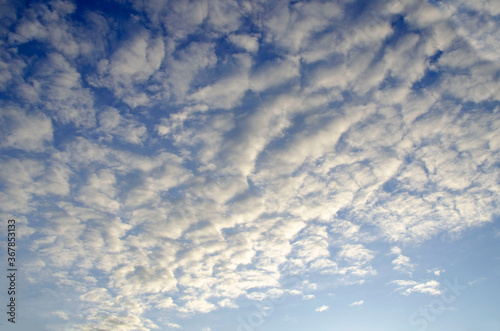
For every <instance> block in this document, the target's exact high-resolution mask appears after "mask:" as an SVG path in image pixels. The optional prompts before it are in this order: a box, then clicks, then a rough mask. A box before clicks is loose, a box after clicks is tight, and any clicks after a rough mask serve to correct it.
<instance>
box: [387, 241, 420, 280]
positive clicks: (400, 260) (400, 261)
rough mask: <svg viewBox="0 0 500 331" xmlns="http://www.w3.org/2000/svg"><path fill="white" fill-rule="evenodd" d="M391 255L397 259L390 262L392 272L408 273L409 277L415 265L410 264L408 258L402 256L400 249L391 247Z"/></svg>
mask: <svg viewBox="0 0 500 331" xmlns="http://www.w3.org/2000/svg"><path fill="white" fill-rule="evenodd" d="M391 254H395V255H397V257H396V258H395V259H394V260H392V264H393V266H394V270H396V271H400V272H405V273H408V274H409V275H410V276H411V274H412V272H413V270H414V269H415V265H414V264H412V263H411V262H410V258H409V257H408V256H404V255H403V253H402V251H401V248H399V247H397V246H393V247H392V248H391Z"/></svg>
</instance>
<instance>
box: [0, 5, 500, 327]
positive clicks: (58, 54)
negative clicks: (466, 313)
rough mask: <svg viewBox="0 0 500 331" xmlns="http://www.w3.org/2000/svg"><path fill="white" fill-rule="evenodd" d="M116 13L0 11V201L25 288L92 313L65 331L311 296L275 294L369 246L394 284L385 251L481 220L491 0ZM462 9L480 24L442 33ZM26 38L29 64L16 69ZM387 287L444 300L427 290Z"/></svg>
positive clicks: (400, 262)
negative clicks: (56, 289) (25, 246)
mask: <svg viewBox="0 0 500 331" xmlns="http://www.w3.org/2000/svg"><path fill="white" fill-rule="evenodd" d="M130 2H131V8H134V10H136V11H137V15H135V14H134V15H133V17H131V18H130V22H127V24H124V25H120V24H121V23H123V21H122V20H121V18H120V17H113V16H112V15H110V17H107V15H105V14H100V13H95V12H94V13H92V12H90V9H89V12H88V13H84V14H82V18H81V20H82V21H81V23H79V24H73V22H71V21H70V19H71V17H72V16H71V13H73V12H74V11H75V10H76V8H75V6H74V5H72V4H71V3H68V2H62V1H56V2H52V4H51V5H45V4H34V5H32V6H31V5H30V6H31V7H29V6H28V9H26V11H25V12H21V9H19V10H20V12H19V13H16V11H15V10H14V9H13V8H12V7H6V8H7V9H6V11H4V12H2V13H1V14H0V15H3V16H2V21H3V17H6V19H7V20H8V22H11V23H12V24H14V22H15V17H16V15H19V17H20V19H19V21H18V22H17V24H14V25H12V29H13V31H12V32H11V33H10V34H9V35H8V36H7V37H6V38H4V39H2V41H0V43H2V44H1V45H2V46H5V45H7V46H8V47H0V48H2V51H1V54H0V55H1V56H0V58H1V59H0V89H2V95H6V96H7V97H9V98H10V97H11V96H12V97H11V98H12V101H11V104H6V106H5V107H3V108H2V113H1V116H2V129H3V130H2V138H3V139H2V140H1V141H2V142H1V146H2V149H3V150H7V151H8V153H5V155H4V156H2V167H0V179H1V180H2V187H1V188H2V191H1V192H0V208H1V209H2V211H4V212H5V213H9V215H13V214H16V215H19V214H20V215H21V216H20V217H19V219H20V220H22V230H20V233H23V234H22V236H26V238H27V239H32V241H31V242H32V244H31V245H30V246H29V247H30V254H32V259H31V260H30V261H32V262H33V263H32V264H30V268H29V269H28V272H29V275H28V276H27V277H28V279H29V280H30V282H33V285H36V286H39V288H43V287H44V286H46V285H47V284H49V285H50V280H49V279H48V276H44V275H51V276H53V277H55V278H57V279H58V281H59V282H60V285H61V286H65V287H64V289H65V290H64V291H60V293H62V294H61V295H64V296H65V299H68V301H71V300H69V299H72V300H73V301H77V302H79V303H81V302H84V303H86V304H89V303H91V304H92V306H93V307H92V308H91V309H90V308H89V309H87V310H84V311H82V312H81V314H80V315H81V316H82V317H83V318H84V319H85V322H83V323H84V324H82V325H79V326H78V328H80V329H82V330H92V329H105V330H111V329H120V328H122V329H124V330H149V329H155V328H156V329H160V327H159V326H157V325H156V324H155V323H156V321H151V320H149V319H148V318H147V317H146V314H145V313H144V312H146V311H148V315H147V316H150V313H151V315H152V314H154V313H155V312H153V310H150V309H151V308H153V307H154V308H157V309H158V310H160V312H159V314H163V311H161V309H166V310H168V312H169V314H170V313H171V314H172V315H174V314H175V315H177V316H184V317H185V316H191V315H192V314H195V313H210V312H213V311H215V310H217V309H220V308H221V307H223V308H237V307H238V305H237V303H239V300H247V299H248V300H256V301H264V300H265V299H269V298H280V297H282V296H284V295H291V296H296V297H297V298H302V299H304V300H310V299H312V298H314V297H315V295H314V294H312V293H314V292H313V291H317V290H318V289H319V288H322V286H321V285H322V284H320V285H318V286H316V285H314V284H311V283H308V282H307V281H304V280H303V279H302V280H301V281H299V282H297V285H296V286H288V287H287V286H286V285H287V284H286V279H285V278H286V276H287V275H291V276H295V277H299V276H301V275H306V274H307V275H308V274H314V275H315V276H318V278H320V277H328V279H329V280H332V281H333V282H335V283H336V284H342V283H348V284H354V283H363V282H364V281H365V280H367V279H369V277H371V276H373V275H375V274H376V273H377V270H376V269H375V266H376V265H374V264H373V263H374V260H375V257H376V255H377V254H378V253H379V252H376V251H375V250H374V248H373V247H381V246H380V245H379V244H380V243H384V244H388V243H389V244H390V245H391V246H392V248H391V251H390V253H391V255H393V256H392V258H393V260H392V267H393V269H394V270H395V271H397V272H404V273H408V274H409V275H411V274H412V272H415V270H417V268H418V267H419V266H418V265H415V264H413V263H412V260H410V257H408V256H405V255H404V254H403V251H402V250H401V248H400V247H407V246H406V245H405V244H407V243H412V244H413V245H419V244H420V243H422V242H423V241H425V240H428V239H430V238H433V237H435V236H437V235H441V234H443V235H451V236H456V235H458V234H460V233H461V232H462V231H465V230H466V229H469V228H471V227H475V226H480V225H482V224H484V223H485V222H490V221H491V220H492V216H493V215H496V214H498V208H497V203H496V200H497V199H496V197H497V195H498V193H499V192H500V189H499V186H498V180H497V179H498V175H499V171H498V166H497V165H498V156H499V151H500V134H498V132H499V128H500V121H499V120H498V118H497V117H498V107H497V106H496V103H495V102H496V101H495V100H497V101H498V97H497V95H498V93H497V92H498V88H499V86H498V79H497V78H498V77H496V76H495V75H496V74H494V73H496V72H498V65H497V62H498V61H495V59H497V57H498V55H496V54H498V52H496V50H497V49H496V48H495V47H496V46H495V45H496V43H495V40H496V39H497V37H496V35H494V31H496V30H497V29H496V28H497V25H498V23H497V22H495V20H494V15H495V13H497V12H498V10H497V8H496V7H495V5H494V4H493V3H492V2H485V1H480V5H476V4H472V3H471V4H467V3H466V2H463V1H453V2H452V4H453V6H455V7H457V8H461V10H457V11H455V10H451V11H446V10H444V9H443V8H441V7H440V6H433V5H430V4H420V3H418V2H415V1H405V2H400V1H398V2H392V5H393V6H392V7H391V3H385V2H384V3H382V2H375V3H373V4H370V5H369V6H371V7H369V10H366V11H364V12H362V13H360V15H359V17H353V16H352V15H351V13H350V12H346V11H345V10H344V9H345V8H344V5H343V4H336V3H321V2H315V1H309V2H307V3H302V2H295V3H292V4H287V5H283V4H282V3H276V4H273V5H271V4H264V3H260V2H256V1H249V2H245V1H240V2H234V1H233V2H231V1H215V2H211V1H171V2H168V3H162V2H157V1H146V2H144V1H130ZM120 5H121V4H120ZM29 8H31V9H29ZM463 8H473V9H474V10H477V11H478V12H480V13H481V15H479V16H478V17H481V20H480V22H483V23H484V26H480V25H479V26H478V28H477V29H471V26H470V24H472V25H474V24H477V23H478V22H479V21H477V20H476V19H474V20H470V21H468V22H466V20H465V19H464V23H463V25H462V26H461V27H459V28H457V29H455V28H454V27H453V26H452V24H451V23H450V21H449V20H450V19H451V20H456V19H462V18H465V17H464V16H462V14H461V12H462V11H463V10H462V9H463ZM372 9H373V10H372ZM370 10H372V11H371V12H369V11H370ZM84 12H85V11H84ZM396 14H401V15H402V16H404V19H405V22H404V23H405V24H407V25H408V27H409V31H405V30H404V29H403V31H399V30H397V29H398V26H397V24H392V25H391V23H392V21H393V19H394V18H395V17H396V16H395V15H396ZM105 16H106V17H105ZM247 22H252V24H253V25H252V28H251V29H252V31H250V30H249V29H248V27H247V26H246V23H247ZM480 22H479V23H480ZM243 23H245V24H243ZM0 24H4V23H0ZM5 24H7V23H5ZM5 24H4V25H1V26H0V32H2V33H4V34H6V33H8V32H7V29H6V28H5V26H6V25H5ZM9 24H10V23H9ZM481 24H482V23H481ZM80 25H82V26H85V27H82V26H80ZM117 26H120V29H121V30H120V38H119V39H120V40H118V39H116V38H117V35H116V34H115V33H116V31H115V30H116V27H117ZM254 31H256V32H255V33H254ZM396 32H397V33H396ZM94 39H95V40H94ZM29 41H34V42H35V43H33V44H36V45H39V44H40V45H42V46H43V47H44V49H45V50H46V52H45V54H46V56H45V57H43V56H40V57H35V56H34V57H29V56H26V54H24V53H23V52H24V51H25V50H26V49H27V48H29V47H27V46H30V45H33V44H30V45H24V44H25V43H27V42H29ZM227 41H229V42H231V43H233V44H234V45H235V46H236V47H230V49H232V50H234V49H236V50H237V51H236V53H234V54H229V53H227V52H226V50H225V48H224V47H225V46H224V45H225V44H224V43H226V42H227ZM21 45H24V46H22V47H21ZM14 49H17V51H14ZM438 50H440V51H441V52H442V55H441V57H439V56H437V57H436V58H435V60H431V58H432V57H433V56H434V55H435V54H436V52H437V51H438ZM264 58H265V59H266V60H265V61H264V62H262V59H264ZM431 73H436V77H437V78H436V80H435V82H433V83H432V86H429V87H428V86H426V79H427V78H428V77H427V76H426V75H430V76H432V75H431ZM424 77H426V78H425V79H424V80H422V78H424ZM420 85H422V86H423V87H422V88H420V87H419V86H420ZM108 97H110V98H111V97H112V98H115V100H112V101H110V102H108V100H107V98H108ZM244 101H245V102H244ZM481 102H482V103H481ZM108 103H111V104H113V105H109V104H108ZM22 104H29V107H31V108H26V107H28V106H21V105H22ZM121 104H126V105H128V106H129V107H130V108H131V109H124V108H127V107H120V106H119V105H121ZM491 105H493V106H491ZM2 106H3V105H2ZM490 106H491V107H490ZM485 107H489V108H485ZM495 107H496V108H495ZM118 108H119V110H118ZM469 108H471V109H469ZM490 108H492V109H490ZM96 110H97V112H96ZM14 154H15V155H14ZM41 206H43V208H42V207H41ZM38 208H41V210H38ZM34 214H36V215H38V216H37V217H38V218H40V220H39V221H34V220H33V219H32V217H30V215H34ZM12 217H14V216H12ZM16 217H17V216H16ZM32 234H33V236H31V235H32ZM28 237H29V238H28ZM96 270H97V271H98V272H95V271H96ZM306 271H307V272H309V273H306ZM430 273H433V274H434V275H435V276H440V273H441V270H438V269H436V270H434V269H433V270H431V272H430ZM315 282H316V280H315ZM391 284H393V285H395V286H396V288H397V291H398V292H400V293H402V294H403V295H409V294H412V293H424V294H430V295H438V294H440V293H441V290H440V284H439V282H437V281H435V280H429V281H423V282H418V281H414V280H396V281H394V282H391ZM75 298H76V300H75ZM73 301H72V302H73ZM363 304H364V301H363V300H360V301H356V302H353V303H351V304H350V305H349V306H361V305H363ZM327 309H329V307H328V306H321V307H317V308H316V311H317V312H324V311H326V310H327ZM68 311H69V310H68ZM54 314H55V315H56V317H59V318H62V319H63V320H66V319H69V320H72V319H73V316H72V315H70V314H69V313H65V312H62V311H56V312H55V313H54ZM186 323H187V322H186ZM187 324H188V323H187ZM163 325H166V326H167V327H170V328H181V327H180V325H178V324H175V323H172V322H165V321H163ZM185 327H186V328H188V326H185ZM204 329H206V330H210V328H207V327H206V328H204Z"/></svg>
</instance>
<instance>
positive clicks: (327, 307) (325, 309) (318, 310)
mask: <svg viewBox="0 0 500 331" xmlns="http://www.w3.org/2000/svg"><path fill="white" fill-rule="evenodd" d="M328 309H330V307H329V306H326V305H323V306H320V307H318V308H316V312H317V313H322V312H324V311H327V310H328Z"/></svg>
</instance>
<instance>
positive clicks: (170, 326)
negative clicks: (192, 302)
mask: <svg viewBox="0 0 500 331" xmlns="http://www.w3.org/2000/svg"><path fill="white" fill-rule="evenodd" d="M167 326H168V327H169V328H172V329H182V326H180V325H179V324H176V323H167Z"/></svg>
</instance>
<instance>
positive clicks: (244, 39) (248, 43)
mask: <svg viewBox="0 0 500 331" xmlns="http://www.w3.org/2000/svg"><path fill="white" fill-rule="evenodd" d="M229 40H230V41H231V42H232V43H233V44H235V45H236V46H238V47H240V48H243V49H245V50H246V51H247V52H250V53H255V52H257V51H258V49H259V40H258V38H257V37H254V36H249V35H244V34H232V35H230V36H229Z"/></svg>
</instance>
